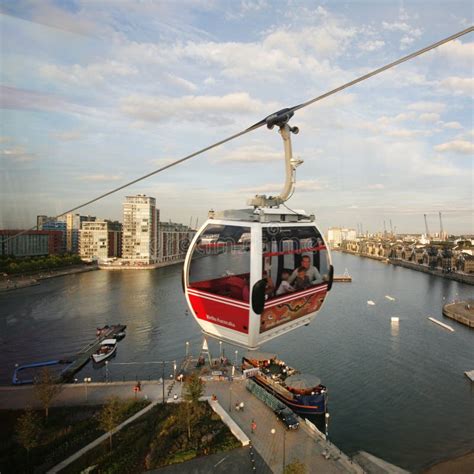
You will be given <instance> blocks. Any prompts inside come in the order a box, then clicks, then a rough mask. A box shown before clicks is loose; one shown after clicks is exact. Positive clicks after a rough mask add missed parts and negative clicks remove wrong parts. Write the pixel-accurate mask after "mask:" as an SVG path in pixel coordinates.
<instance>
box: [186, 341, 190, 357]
mask: <svg viewBox="0 0 474 474" xmlns="http://www.w3.org/2000/svg"><path fill="white" fill-rule="evenodd" d="M188 357H189V341H186V359H187V358H188Z"/></svg>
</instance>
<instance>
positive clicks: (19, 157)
mask: <svg viewBox="0 0 474 474" xmlns="http://www.w3.org/2000/svg"><path fill="white" fill-rule="evenodd" d="M0 156H1V157H3V158H5V159H8V160H12V161H19V162H23V161H32V160H35V159H36V155H35V154H33V153H29V152H28V151H27V150H26V149H25V148H24V147H23V146H13V147H11V148H3V149H2V150H0Z"/></svg>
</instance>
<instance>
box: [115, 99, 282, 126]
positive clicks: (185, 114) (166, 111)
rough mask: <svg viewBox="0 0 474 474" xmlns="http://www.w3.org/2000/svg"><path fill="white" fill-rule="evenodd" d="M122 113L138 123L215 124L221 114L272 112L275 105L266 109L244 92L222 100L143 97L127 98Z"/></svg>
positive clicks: (261, 103) (122, 101)
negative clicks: (203, 122) (208, 122)
mask: <svg viewBox="0 0 474 474" xmlns="http://www.w3.org/2000/svg"><path fill="white" fill-rule="evenodd" d="M120 108H121V110H122V112H123V113H125V114H126V115H129V116H131V117H134V118H136V119H139V120H145V121H151V122H159V121H162V120H167V119H169V118H172V117H176V116H178V117H180V118H181V119H183V120H207V121H214V120H217V118H218V117H220V119H219V120H220V123H222V115H223V114H228V113H230V114H233V115H234V114H245V113H259V114H262V111H264V110H273V109H274V108H275V105H274V104H272V106H269V105H265V104H264V103H263V102H261V101H260V100H257V99H253V98H251V97H250V96H249V94H247V93H246V92H236V93H233V94H227V95H224V96H193V95H188V96H183V97H168V96H145V95H130V96H128V97H125V98H124V99H122V100H121V106H120Z"/></svg>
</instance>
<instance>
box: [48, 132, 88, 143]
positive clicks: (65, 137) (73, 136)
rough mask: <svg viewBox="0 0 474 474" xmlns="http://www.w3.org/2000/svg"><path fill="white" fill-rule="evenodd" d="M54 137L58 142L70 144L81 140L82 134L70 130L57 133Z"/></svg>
mask: <svg viewBox="0 0 474 474" xmlns="http://www.w3.org/2000/svg"><path fill="white" fill-rule="evenodd" d="M52 136H53V137H54V138H57V139H58V140H61V141H65V142H69V141H73V140H79V139H81V138H82V133H81V132H80V131H79V130H69V131H65V132H55V133H53V134H52Z"/></svg>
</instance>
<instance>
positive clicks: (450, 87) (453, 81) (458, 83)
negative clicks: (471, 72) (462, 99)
mask: <svg viewBox="0 0 474 474" xmlns="http://www.w3.org/2000/svg"><path fill="white" fill-rule="evenodd" d="M440 86H441V87H442V88H443V89H445V90H447V91H449V92H452V93H453V94H454V95H462V94H464V95H471V96H472V95H474V78H473V77H455V76H452V77H448V78H447V79H444V80H442V81H441V82H440Z"/></svg>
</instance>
